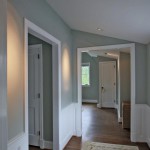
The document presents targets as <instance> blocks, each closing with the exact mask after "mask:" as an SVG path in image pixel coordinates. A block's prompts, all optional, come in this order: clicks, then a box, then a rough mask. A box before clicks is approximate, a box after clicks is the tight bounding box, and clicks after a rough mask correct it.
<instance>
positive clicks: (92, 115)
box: [30, 104, 149, 150]
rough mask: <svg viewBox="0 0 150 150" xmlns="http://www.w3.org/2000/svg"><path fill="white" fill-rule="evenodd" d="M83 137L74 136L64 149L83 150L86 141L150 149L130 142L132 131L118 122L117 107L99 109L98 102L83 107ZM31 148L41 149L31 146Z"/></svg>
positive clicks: (141, 144)
mask: <svg viewBox="0 0 150 150" xmlns="http://www.w3.org/2000/svg"><path fill="white" fill-rule="evenodd" d="M82 129H83V131H82V132H83V135H82V137H75V136H73V137H72V138H71V140H70V141H69V142H68V144H67V145H66V147H65V148H64V150H81V146H82V144H83V142H85V141H93V142H102V143H112V144H123V145H133V146H138V147H139V150H149V147H148V145H147V144H146V143H132V142H130V131H129V130H127V129H123V128H122V125H121V124H119V123H118V120H117V112H116V110H115V109H99V108H97V107H96V104H84V105H83V108H82ZM30 150H40V149H39V148H35V147H30Z"/></svg>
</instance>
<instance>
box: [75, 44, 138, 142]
mask: <svg viewBox="0 0 150 150" xmlns="http://www.w3.org/2000/svg"><path fill="white" fill-rule="evenodd" d="M121 48H130V54H131V132H130V139H131V141H132V142H136V136H135V135H136V128H135V127H136V120H135V95H136V91H135V44H134V43H129V44H118V45H107V46H96V47H85V48H78V49H77V73H78V78H77V79H78V83H77V85H78V87H77V88H78V90H77V92H78V93H77V95H78V103H77V104H76V117H75V122H76V124H75V125H76V127H75V128H76V129H75V130H76V135H77V136H82V109H81V108H82V100H81V99H82V87H81V54H82V52H88V51H94V50H105V51H109V50H110V49H121ZM117 67H118V68H119V65H118V66H117ZM118 82H120V80H119V76H118ZM118 86H120V85H119V84H118ZM118 92H119V91H118ZM118 95H119V94H118ZM118 101H120V100H119V97H118ZM119 107H120V105H119ZM119 109H120V108H119Z"/></svg>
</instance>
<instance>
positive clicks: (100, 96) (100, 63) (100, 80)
mask: <svg viewBox="0 0 150 150" xmlns="http://www.w3.org/2000/svg"><path fill="white" fill-rule="evenodd" d="M116 56H117V55H116ZM117 60H118V57H117ZM103 63H114V64H115V84H116V83H117V82H116V81H117V77H116V71H117V69H116V61H101V62H99V104H100V106H101V107H102V94H101V93H102V92H101V87H102V85H101V83H102V79H101V75H100V74H101V70H100V69H101V65H102V64H103ZM116 91H117V85H115V91H114V93H115V103H114V107H113V108H116V107H115V104H116V100H117V95H116Z"/></svg>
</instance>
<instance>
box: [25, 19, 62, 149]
mask: <svg viewBox="0 0 150 150" xmlns="http://www.w3.org/2000/svg"><path fill="white" fill-rule="evenodd" d="M28 33H30V34H32V35H34V36H36V37H38V38H40V39H41V40H44V41H45V42H47V43H49V44H51V45H52V62H53V63H52V68H53V70H52V72H53V75H52V76H53V149H57V150H60V142H61V141H60V127H61V114H60V112H61V65H60V64H61V42H60V41H59V40H58V39H56V38H55V37H54V36H52V35H51V34H49V33H48V32H46V31H45V30H43V29H42V28H40V27H38V26H37V25H35V24H34V23H32V22H31V21H29V20H27V19H26V18H25V19H24V36H25V37H24V40H25V43H24V47H25V51H24V52H25V53H24V59H25V68H24V69H25V89H24V92H25V103H24V107H25V108H24V111H25V136H26V139H27V140H29V139H28Z"/></svg>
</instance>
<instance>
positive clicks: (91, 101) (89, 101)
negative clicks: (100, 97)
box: [82, 99, 98, 104]
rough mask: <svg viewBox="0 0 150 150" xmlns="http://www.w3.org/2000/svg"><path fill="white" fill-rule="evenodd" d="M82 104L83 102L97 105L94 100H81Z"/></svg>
mask: <svg viewBox="0 0 150 150" xmlns="http://www.w3.org/2000/svg"><path fill="white" fill-rule="evenodd" d="M82 102H84V103H94V104H97V103H98V101H97V100H96V99H82Z"/></svg>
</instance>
